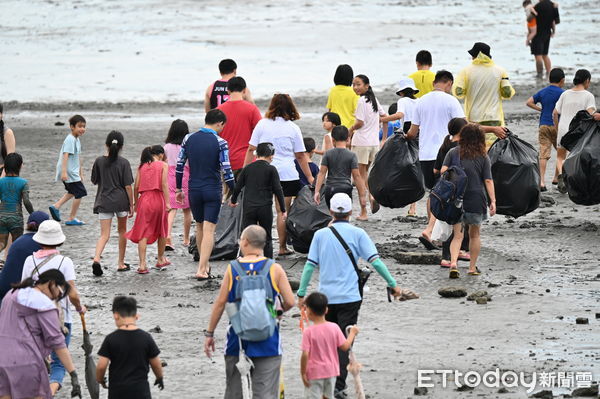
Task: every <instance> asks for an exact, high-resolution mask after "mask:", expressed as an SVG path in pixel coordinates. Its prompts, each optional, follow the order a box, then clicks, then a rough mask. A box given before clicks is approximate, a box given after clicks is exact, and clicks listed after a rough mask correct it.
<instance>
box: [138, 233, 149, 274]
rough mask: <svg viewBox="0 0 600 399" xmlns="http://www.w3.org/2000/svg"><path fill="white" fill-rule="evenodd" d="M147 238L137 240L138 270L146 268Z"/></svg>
mask: <svg viewBox="0 0 600 399" xmlns="http://www.w3.org/2000/svg"><path fill="white" fill-rule="evenodd" d="M147 242H148V239H147V238H142V239H141V240H140V242H138V256H139V257H140V267H139V269H140V270H146V269H147V268H148V266H147V265H146V247H147V246H148V245H147Z"/></svg>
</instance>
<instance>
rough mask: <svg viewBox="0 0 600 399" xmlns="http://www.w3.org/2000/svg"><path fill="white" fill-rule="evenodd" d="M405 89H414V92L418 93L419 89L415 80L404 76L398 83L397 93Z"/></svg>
mask: <svg viewBox="0 0 600 399" xmlns="http://www.w3.org/2000/svg"><path fill="white" fill-rule="evenodd" d="M405 89H413V91H414V93H415V94H416V93H418V92H419V90H417V88H416V87H415V81H414V80H412V79H411V78H402V79H400V80H399V81H398V83H396V94H398V93H400V92H401V91H402V90H405Z"/></svg>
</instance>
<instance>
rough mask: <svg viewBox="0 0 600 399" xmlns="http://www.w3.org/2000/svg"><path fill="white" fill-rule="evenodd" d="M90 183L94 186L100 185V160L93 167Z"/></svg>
mask: <svg viewBox="0 0 600 399" xmlns="http://www.w3.org/2000/svg"><path fill="white" fill-rule="evenodd" d="M90 181H91V182H92V184H94V185H96V184H98V160H95V161H94V165H92V174H91V176H90Z"/></svg>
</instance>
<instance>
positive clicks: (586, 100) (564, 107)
mask: <svg viewBox="0 0 600 399" xmlns="http://www.w3.org/2000/svg"><path fill="white" fill-rule="evenodd" d="M590 108H593V110H594V111H595V110H596V99H595V98H594V95H593V94H592V93H590V92H589V91H587V90H573V89H569V90H566V91H565V92H563V94H561V95H560V98H559V99H558V101H557V102H556V106H555V109H556V111H558V113H559V114H560V119H559V120H558V137H559V138H560V137H562V136H563V135H564V134H565V133H567V132H568V131H569V124H570V123H571V120H573V117H574V116H575V114H576V113H577V112H579V111H581V110H588V109H590Z"/></svg>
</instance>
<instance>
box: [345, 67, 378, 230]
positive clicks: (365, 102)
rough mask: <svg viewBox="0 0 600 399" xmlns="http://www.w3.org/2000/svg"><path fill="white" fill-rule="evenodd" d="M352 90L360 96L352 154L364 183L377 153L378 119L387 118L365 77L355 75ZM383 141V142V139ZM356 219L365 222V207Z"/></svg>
mask: <svg viewBox="0 0 600 399" xmlns="http://www.w3.org/2000/svg"><path fill="white" fill-rule="evenodd" d="M352 88H353V89H354V92H355V93H356V94H358V95H359V96H360V98H359V99H358V104H357V105H356V112H355V113H354V116H355V118H356V121H355V122H354V125H352V127H351V128H350V136H351V137H352V152H354V153H355V154H356V156H357V158H358V171H359V172H360V175H361V176H362V178H363V179H364V181H365V183H366V182H367V178H368V175H369V166H371V162H373V160H375V155H376V154H377V151H379V128H380V123H379V117H380V116H387V114H386V113H385V111H384V110H383V107H382V106H381V104H379V101H377V98H376V97H375V93H373V88H372V87H371V84H370V82H369V78H368V77H367V76H365V75H357V76H356V77H355V78H354V80H353V81H352ZM383 139H384V141H385V137H384V138H383ZM367 187H368V186H367ZM378 210H379V204H378V203H377V202H376V201H375V199H374V198H373V197H371V211H372V212H373V213H376V212H377V211H378ZM357 219H358V220H367V208H366V207H362V206H361V210H360V216H358V217H357Z"/></svg>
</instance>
